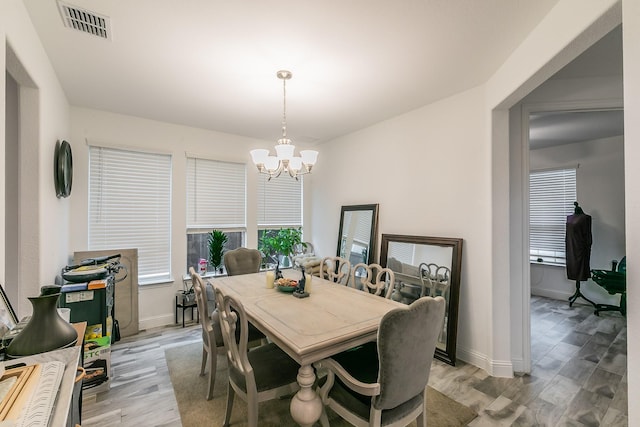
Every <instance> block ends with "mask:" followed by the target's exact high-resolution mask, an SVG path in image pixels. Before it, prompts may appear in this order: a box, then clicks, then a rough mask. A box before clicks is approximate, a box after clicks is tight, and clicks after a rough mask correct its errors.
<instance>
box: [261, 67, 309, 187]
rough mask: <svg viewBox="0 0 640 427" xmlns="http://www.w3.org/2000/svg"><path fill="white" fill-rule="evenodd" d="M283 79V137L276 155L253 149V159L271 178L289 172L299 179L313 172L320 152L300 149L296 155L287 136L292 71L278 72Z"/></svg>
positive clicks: (264, 150) (267, 151)
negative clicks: (289, 82) (288, 101)
mask: <svg viewBox="0 0 640 427" xmlns="http://www.w3.org/2000/svg"><path fill="white" fill-rule="evenodd" d="M276 75H277V76H278V78H279V79H281V80H282V95H283V109H282V138H280V139H278V144H277V145H276V147H275V148H276V155H275V156H271V155H269V150H266V149H256V150H251V151H250V153H251V159H252V160H253V163H254V164H255V165H256V167H257V168H258V172H260V173H263V174H266V175H269V179H271V178H273V177H276V178H277V177H279V176H280V174H281V173H282V172H287V173H288V174H289V176H290V177H292V178H295V179H296V180H297V179H298V176H299V175H306V174H308V173H311V168H312V167H313V165H315V164H316V161H317V160H318V152H317V151H314V150H302V151H300V157H298V156H295V155H294V152H293V151H294V150H295V148H296V146H295V145H292V144H291V140H290V139H289V138H287V80H289V79H290V78H291V71H286V70H280V71H278V72H277V74H276Z"/></svg>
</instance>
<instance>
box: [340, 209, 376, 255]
mask: <svg viewBox="0 0 640 427" xmlns="http://www.w3.org/2000/svg"><path fill="white" fill-rule="evenodd" d="M358 211H371V212H372V215H371V233H370V234H369V249H368V254H367V262H366V263H367V264H373V263H374V262H376V255H377V253H378V204H377V203H376V204H369V205H346V206H342V209H340V228H339V229H338V248H337V250H336V256H340V254H341V252H342V251H341V250H340V249H341V245H342V231H343V227H344V216H345V213H347V212H358Z"/></svg>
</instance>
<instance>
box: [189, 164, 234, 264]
mask: <svg viewBox="0 0 640 427" xmlns="http://www.w3.org/2000/svg"><path fill="white" fill-rule="evenodd" d="M214 229H216V230H222V231H224V232H225V234H226V235H227V238H228V240H227V244H226V245H225V249H227V250H229V249H235V248H239V247H241V246H244V240H245V239H244V238H245V232H246V168H245V165H244V164H243V163H232V162H221V161H217V160H207V159H199V158H195V157H188V158H187V270H188V269H189V267H194V268H196V270H197V267H198V261H199V260H200V258H204V259H206V260H208V259H209V233H210V232H211V231H212V230H214ZM208 270H209V271H212V268H211V266H209V267H208Z"/></svg>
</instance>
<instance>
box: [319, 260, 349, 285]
mask: <svg viewBox="0 0 640 427" xmlns="http://www.w3.org/2000/svg"><path fill="white" fill-rule="evenodd" d="M350 273H351V263H350V262H349V260H347V259H344V258H341V257H339V256H333V257H324V258H322V262H321V263H320V275H321V276H320V277H322V278H324V279H327V280H330V281H332V282H334V283H339V284H341V285H347V284H348V282H349V274H350Z"/></svg>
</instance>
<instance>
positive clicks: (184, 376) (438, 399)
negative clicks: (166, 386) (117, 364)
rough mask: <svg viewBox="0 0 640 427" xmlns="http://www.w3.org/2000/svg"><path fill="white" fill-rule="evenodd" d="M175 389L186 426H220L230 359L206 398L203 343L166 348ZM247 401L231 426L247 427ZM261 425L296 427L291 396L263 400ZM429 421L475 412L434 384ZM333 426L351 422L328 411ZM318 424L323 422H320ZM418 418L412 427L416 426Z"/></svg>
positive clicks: (453, 420) (463, 421) (450, 425)
mask: <svg viewBox="0 0 640 427" xmlns="http://www.w3.org/2000/svg"><path fill="white" fill-rule="evenodd" d="M165 358H166V359H167V366H168V368H169V375H170V377H171V383H172V384H173V391H174V393H175V396H176V400H177V402H178V409H179V411H180V417H181V419H182V425H183V427H200V426H204V425H213V426H220V425H222V421H223V420H224V411H225V404H226V393H227V377H228V373H227V361H226V358H225V357H224V356H222V355H219V356H218V370H217V373H216V384H215V387H214V390H213V399H211V400H206V399H205V397H206V390H207V380H208V375H205V376H203V377H201V376H199V374H200V363H201V360H202V344H200V343H194V344H187V345H183V346H179V347H172V348H168V349H167V350H165ZM246 408H247V406H246V404H245V403H244V401H242V400H241V399H238V398H236V401H235V403H234V405H233V412H232V415H231V425H232V426H234V427H246V426H247V423H246V419H247V417H246ZM258 411H259V423H258V424H259V425H260V426H261V427H289V426H291V427H294V426H297V424H296V423H295V421H293V419H292V418H291V415H290V414H289V399H276V400H271V401H268V402H263V403H260V406H259V408H258ZM427 413H428V415H427V424H428V425H429V427H460V426H465V425H467V424H468V423H469V422H470V421H471V420H473V419H474V418H475V417H476V414H475V412H473V411H472V410H471V409H469V408H467V407H466V406H464V405H461V404H460V403H458V402H456V401H454V400H452V399H450V398H449V397H447V396H445V395H443V394H442V393H440V392H438V391H437V390H434V389H432V388H431V387H429V388H428V390H427ZM327 414H328V416H329V422H330V424H331V426H332V427H334V426H335V427H347V426H349V425H350V424H348V423H347V422H345V421H344V420H342V419H341V418H340V417H338V416H337V415H336V414H335V413H333V412H331V411H327ZM317 425H320V424H319V423H317ZM415 425H416V423H415V421H414V422H413V423H412V424H410V426H415Z"/></svg>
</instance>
